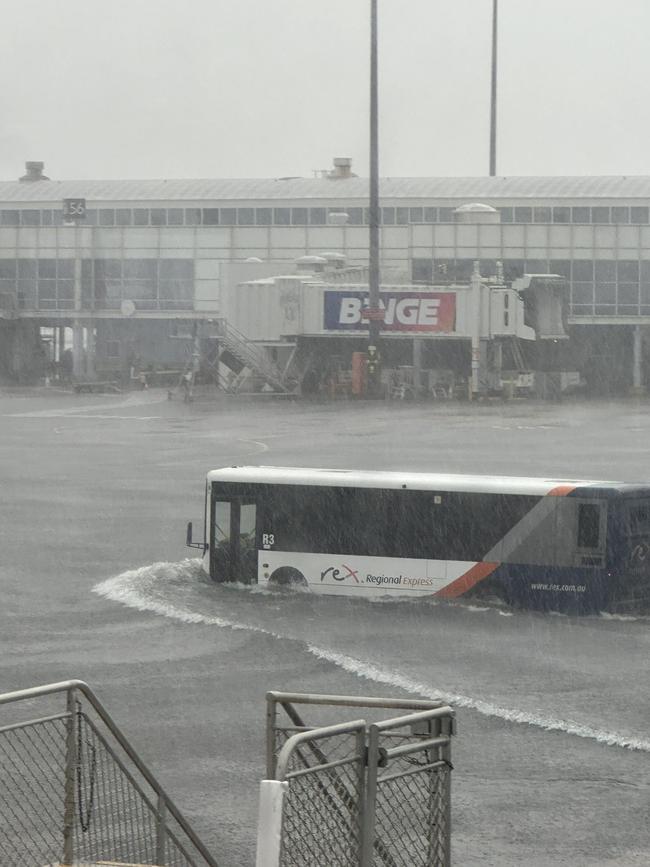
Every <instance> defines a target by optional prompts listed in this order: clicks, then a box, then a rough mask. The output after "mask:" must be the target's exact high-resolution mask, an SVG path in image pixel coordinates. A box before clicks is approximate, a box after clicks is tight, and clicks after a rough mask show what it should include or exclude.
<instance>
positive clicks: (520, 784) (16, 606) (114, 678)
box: [0, 392, 650, 867]
mask: <svg viewBox="0 0 650 867" xmlns="http://www.w3.org/2000/svg"><path fill="white" fill-rule="evenodd" d="M0 427H1V432H2V436H1V438H0V467H1V470H2V478H3V497H2V516H1V517H2V539H3V551H4V557H3V560H2V566H1V571H0V580H1V584H2V587H3V591H4V600H3V601H4V606H3V614H2V623H3V628H2V639H1V640H2V651H3V652H2V661H1V664H0V665H1V667H0V673H1V677H2V689H3V691H4V690H8V689H12V688H19V687H26V686H31V685H35V684H37V683H44V682H48V681H53V680H60V679H65V678H69V677H80V678H82V679H84V680H87V681H88V682H89V683H90V684H91V686H92V687H93V688H94V689H96V691H97V692H98V693H99V695H100V697H102V698H103V699H104V700H105V701H106V703H107V704H108V707H109V708H110V710H111V711H112V713H113V714H114V716H115V718H116V719H117V720H118V722H119V723H120V724H121V726H122V727H123V729H124V730H125V731H126V733H127V734H128V735H129V736H130V737H131V738H132V739H133V741H134V743H135V745H136V747H137V748H139V749H140V750H141V751H142V753H143V756H144V758H145V760H146V761H147V762H149V763H150V765H151V766H152V767H153V769H154V770H155V771H156V772H157V773H158V774H159V775H160V778H161V781H162V782H163V784H164V785H165V786H166V787H167V788H168V790H169V791H170V793H171V795H172V797H173V798H174V799H175V800H176V802H177V803H178V805H179V807H180V808H181V809H182V810H183V811H184V812H185V813H186V814H187V815H188V816H189V817H190V819H192V820H193V821H194V823H195V824H196V826H197V829H198V830H199V832H200V833H201V834H202V835H203V836H204V838H205V839H206V842H207V843H208V845H209V846H210V847H211V848H212V849H213V850H214V852H215V853H216V855H217V856H218V857H220V858H221V861H222V862H223V864H225V865H228V867H240V865H242V867H243V865H249V864H251V863H253V860H254V858H253V848H254V837H255V821H256V810H257V783H258V781H259V779H260V778H261V777H262V776H263V769H264V754H263V749H264V736H263V729H264V693H265V691H266V690H267V689H272V688H274V689H285V690H294V691H312V692H328V693H354V694H365V695H397V696H400V695H401V696H408V697H413V696H424V697H436V698H438V697H440V698H443V699H445V700H447V701H449V702H451V703H452V704H453V705H454V707H455V708H456V709H457V712H458V727H459V734H458V737H457V739H456V741H455V743H454V764H455V767H456V770H455V773H454V778H453V779H454V781H453V821H454V837H453V841H454V862H455V863H458V864H463V865H478V864H482V865H485V864H502V865H519V864H530V865H555V864H585V865H592V864H593V865H596V864H623V865H625V864H630V865H636V864H642V863H648V862H647V858H648V853H649V852H650V839H649V832H648V827H649V821H650V816H649V815H648V811H649V807H648V805H649V804H650V755H649V754H650V736H649V734H648V726H647V721H648V718H649V716H650V703H649V699H648V695H650V669H649V667H648V659H650V620H648V619H647V618H643V617H614V616H607V615H600V616H593V617H585V618H570V617H565V616H558V615H543V614H534V613H529V612H521V611H510V610H507V609H504V608H502V609H498V608H491V607H487V606H482V605H467V604H454V605H452V604H448V603H436V602H434V601H427V602H422V601H413V602H402V601H397V600H391V601H384V600H380V601H374V602H370V601H366V600H359V599H349V598H346V597H330V598H326V597H318V596H315V595H312V594H309V593H304V592H286V591H285V592H271V591H265V590H261V589H258V588H255V587H253V588H250V587H241V586H217V585H214V584H212V583H211V582H210V581H209V580H208V579H206V578H205V576H203V575H202V573H201V570H200V568H199V564H198V561H196V560H192V559H186V552H187V549H185V548H184V544H183V543H184V527H185V523H186V521H187V520H188V519H193V520H194V521H195V522H196V525H197V526H199V525H200V519H201V516H202V514H203V485H204V476H205V473H206V472H207V470H209V469H212V468H215V467H218V466H223V465H229V464H234V463H249V464H261V463H264V464H273V465H287V466H289V465H291V466H327V467H346V468H359V469H370V468H374V469H394V470H399V469H403V470H421V471H432V472H436V471H438V472H467V473H481V472H484V473H502V474H510V475H517V474H519V475H530V476H533V475H540V476H542V475H543V476H549V477H563V476H565V477H571V478H576V477H585V478H605V479H616V480H624V481H643V480H648V479H650V461H649V457H650V446H649V445H648V443H649V442H650V439H649V437H648V434H649V433H650V413H648V411H647V409H646V404H645V403H632V402H629V403H627V402H619V403H616V404H587V403H582V404H580V405H578V406H570V405H566V404H561V405H534V404H525V403H516V404H509V405H505V406H504V405H482V406H457V405H454V406H452V405H451V404H439V405H428V406H423V405H408V404H393V405H385V404H383V403H382V404H376V405H375V404H365V405H354V404H343V405H341V404H339V405H337V406H327V405H318V404H315V405H304V404H302V405H301V404H293V403H288V404H283V403H277V402H269V403H266V404H261V403H246V402H242V401H240V402H237V401H232V400H221V401H219V402H216V401H212V402H208V401H199V402H197V403H195V404H193V405H190V406H187V405H182V404H179V403H177V402H174V401H172V402H169V401H167V400H166V395H165V394H164V393H157V392H148V393H143V394H141V395H132V396H127V397H124V396H115V397H110V398H109V397H106V396H77V397H73V396H70V395H65V394H50V395H48V394H46V393H42V394H34V393H26V392H25V393H22V394H19V393H14V394H13V395H12V394H6V395H2V396H0Z"/></svg>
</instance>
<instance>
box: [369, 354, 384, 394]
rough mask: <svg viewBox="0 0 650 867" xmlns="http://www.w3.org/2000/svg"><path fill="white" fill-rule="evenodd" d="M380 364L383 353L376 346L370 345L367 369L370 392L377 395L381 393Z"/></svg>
mask: <svg viewBox="0 0 650 867" xmlns="http://www.w3.org/2000/svg"><path fill="white" fill-rule="evenodd" d="M380 366H381V355H380V354H379V350H378V349H377V347H376V346H373V345H370V346H369V347H368V358H367V362H366V371H367V373H368V394H369V395H371V396H372V395H377V394H378V393H379V384H380Z"/></svg>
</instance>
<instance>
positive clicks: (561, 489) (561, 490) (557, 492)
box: [546, 485, 576, 497]
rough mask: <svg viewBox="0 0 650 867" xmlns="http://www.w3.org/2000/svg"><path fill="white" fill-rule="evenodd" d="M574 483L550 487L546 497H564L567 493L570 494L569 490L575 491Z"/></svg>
mask: <svg viewBox="0 0 650 867" xmlns="http://www.w3.org/2000/svg"><path fill="white" fill-rule="evenodd" d="M575 489H576V486H575V485H558V486H557V488H552V489H551V490H550V491H549V492H548V494H547V495H546V496H547V497H566V495H567V494H570V493H571V491H575Z"/></svg>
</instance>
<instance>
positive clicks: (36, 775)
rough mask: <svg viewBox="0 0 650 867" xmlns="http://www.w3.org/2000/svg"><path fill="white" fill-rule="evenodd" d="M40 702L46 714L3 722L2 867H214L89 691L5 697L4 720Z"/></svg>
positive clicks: (58, 687)
mask: <svg viewBox="0 0 650 867" xmlns="http://www.w3.org/2000/svg"><path fill="white" fill-rule="evenodd" d="M61 694H64V695H65V699H66V703H65V708H64V709H63V710H58V711H57V710H56V709H55V708H53V707H51V704H52V696H60V695H61ZM43 703H44V704H45V705H46V708H45V709H46V711H49V712H46V713H42V715H40V716H38V717H37V718H34V719H30V720H28V721H24V720H13V721H11V722H6V724H4V725H0V768H1V769H2V773H1V774H0V864H2V867H27V865H29V867H50V865H56V867H59V865H62V867H63V865H73V864H74V865H77V864H95V863H96V862H110V863H114V862H118V863H120V864H138V865H145V864H150V865H157V867H204V865H208V867H218V865H217V863H216V861H215V860H214V858H213V857H212V856H211V855H210V854H209V852H208V851H207V850H206V848H205V846H204V845H203V844H202V842H201V841H200V840H199V838H198V837H197V836H196V834H195V833H194V831H193V830H192V829H191V827H190V826H189V824H188V823H187V821H186V819H185V818H184V817H183V816H182V814H181V813H180V811H179V810H178V808H177V807H176V806H175V805H174V804H173V802H172V801H171V800H170V798H169V797H168V796H167V795H166V793H165V792H164V790H163V789H162V788H161V786H160V785H159V784H158V783H157V781H156V780H155V778H154V777H153V775H152V774H151V772H150V771H149V770H148V769H147V768H146V766H145V765H144V764H143V762H142V761H141V759H140V758H139V757H138V755H137V754H136V753H135V751H134V750H133V748H132V747H131V746H130V744H129V743H128V741H127V740H126V738H125V737H124V735H123V734H122V733H121V731H120V730H119V728H118V727H117V726H116V724H115V723H114V722H113V720H112V719H111V717H110V715H109V714H108V712H107V711H106V710H105V708H104V707H103V705H102V704H101V702H100V701H99V699H98V698H97V696H95V695H94V693H93V692H92V690H91V689H90V687H88V686H87V684H85V683H83V682H82V681H78V680H71V681H64V682H63V683H55V684H50V685H47V686H41V687H35V688H33V689H26V690H21V691H19V692H12V693H6V694H4V695H0V707H2V712H3V716H6V717H9V716H10V715H11V712H12V708H9V707H7V706H8V705H14V706H15V707H14V708H13V715H14V716H16V714H19V713H20V708H22V707H24V706H25V705H27V706H30V707H31V706H33V705H35V704H38V705H39V707H42V705H43ZM1 721H2V722H4V720H1Z"/></svg>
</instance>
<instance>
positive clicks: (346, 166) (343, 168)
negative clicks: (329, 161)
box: [327, 157, 356, 181]
mask: <svg viewBox="0 0 650 867" xmlns="http://www.w3.org/2000/svg"><path fill="white" fill-rule="evenodd" d="M327 177H328V178H330V179H331V180H333V181H338V180H340V179H341V178H356V175H355V174H354V173H353V171H352V159H351V157H334V169H333V170H332V171H331V172H328V175H327Z"/></svg>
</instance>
